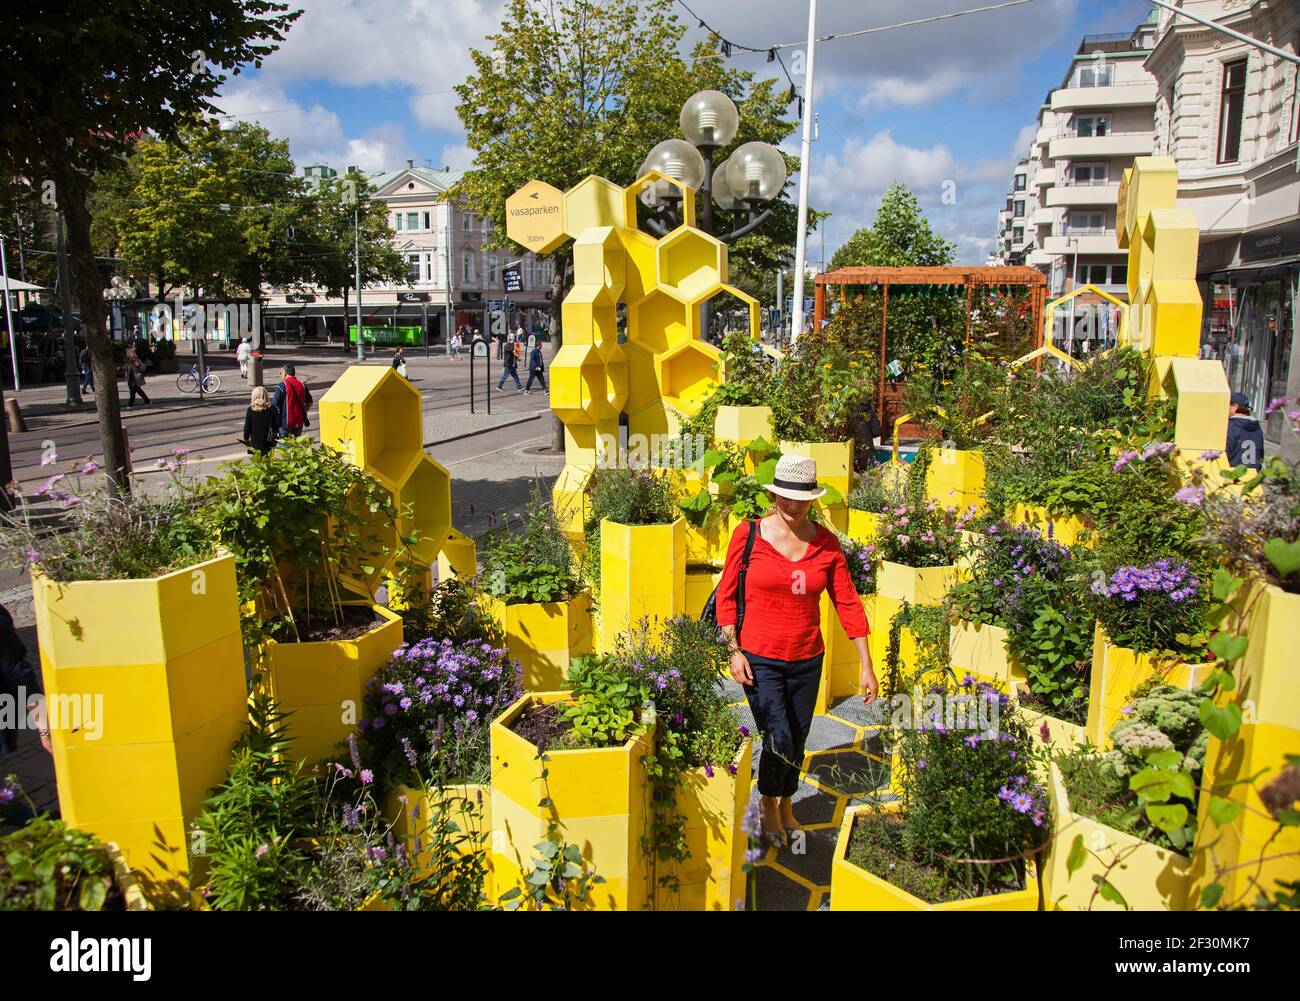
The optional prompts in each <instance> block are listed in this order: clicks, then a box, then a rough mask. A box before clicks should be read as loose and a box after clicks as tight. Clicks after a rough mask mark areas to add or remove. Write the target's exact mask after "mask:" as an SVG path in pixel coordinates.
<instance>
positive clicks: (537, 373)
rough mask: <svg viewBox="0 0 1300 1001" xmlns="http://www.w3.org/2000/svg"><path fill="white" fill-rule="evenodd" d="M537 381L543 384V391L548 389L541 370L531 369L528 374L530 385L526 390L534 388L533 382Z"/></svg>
mask: <svg viewBox="0 0 1300 1001" xmlns="http://www.w3.org/2000/svg"><path fill="white" fill-rule="evenodd" d="M534 379H536V380H537V381H538V382H540V383H541V384H542V389H546V376H545V374H543V372H542V370H541V369H540V368H534V369H530V370H529V372H528V385H527V386H525V387H524V389H532V388H533V380H534Z"/></svg>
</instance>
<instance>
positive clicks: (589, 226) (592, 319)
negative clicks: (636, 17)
mask: <svg viewBox="0 0 1300 1001" xmlns="http://www.w3.org/2000/svg"><path fill="white" fill-rule="evenodd" d="M665 182H666V183H668V184H670V185H673V186H674V187H676V188H678V189H679V191H680V193H681V195H682V202H681V210H682V216H683V219H684V222H683V224H682V225H681V226H679V227H678V228H677V229H675V230H673V231H672V232H671V233H669V234H667V235H666V236H664V237H662V238H659V239H656V238H655V237H653V236H650V235H649V234H647V233H645V232H642V231H641V230H639V229H637V225H636V222H637V220H636V204H637V196H638V195H640V194H641V192H642V191H643V190H644V189H645V188H646V186H647V185H650V184H655V183H665ZM536 185H537V182H530V183H529V185H526V186H525V187H524V188H522V189H521V190H520V192H518V193H516V195H514V196H512V199H516V198H528V199H531V198H532V192H533V191H534V190H536ZM512 203H513V202H512ZM539 225H541V223H540V222H539V221H538V219H537V216H536V215H528V214H522V215H519V216H515V215H511V214H509V213H508V214H507V219H506V231H507V234H508V235H509V236H510V238H511V239H512V240H513V241H515V242H516V243H518V244H520V245H521V246H525V247H529V246H535V245H539V243H540V242H541V241H542V240H549V239H550V238H551V235H552V233H551V231H549V230H548V231H547V232H546V233H545V234H539V233H538V232H537V228H538V226H539ZM550 225H552V226H553V225H554V222H551V223H550ZM562 225H563V229H564V232H565V233H567V234H568V236H570V237H572V238H573V241H574V244H573V271H574V279H573V280H574V284H573V290H572V291H571V292H570V293H569V294H568V296H567V297H566V298H565V300H564V303H563V306H562V307H561V310H562V318H563V321H564V328H563V329H564V345H563V347H561V348H560V350H559V351H558V352H556V355H555V358H554V360H553V361H552V362H551V408H552V409H553V410H554V411H555V414H556V416H558V417H559V418H560V420H561V421H562V422H563V423H564V428H565V435H564V438H565V467H564V471H563V472H562V473H561V474H560V477H559V479H558V480H557V481H556V485H555V488H554V492H553V500H554V502H555V510H556V512H557V513H558V514H559V516H560V518H561V521H562V524H563V525H564V528H565V531H566V532H567V533H568V534H569V535H570V536H571V537H572V538H574V539H577V538H580V537H581V534H582V527H583V521H584V519H585V514H586V511H585V496H584V493H585V487H586V483H587V480H588V478H589V476H590V474H591V472H592V471H593V470H594V469H595V468H596V464H597V459H598V451H597V450H598V446H599V443H600V442H601V441H602V439H603V440H609V439H608V438H605V436H610V437H612V438H613V439H614V440H617V439H618V434H619V419H620V416H621V415H622V414H624V413H626V414H627V421H628V433H629V434H631V435H644V436H646V438H647V439H650V440H652V439H651V436H652V435H671V434H674V433H676V431H677V429H678V427H679V421H680V420H681V419H682V418H683V417H690V416H693V415H694V414H695V413H697V412H698V411H699V407H700V404H701V403H702V402H703V400H705V399H706V398H707V397H708V395H709V392H710V391H711V390H712V389H713V387H714V386H716V385H717V383H718V381H719V380H720V378H721V376H720V374H719V373H720V370H721V361H722V359H721V355H720V353H719V352H718V350H717V349H716V348H715V347H713V345H711V344H708V343H706V342H705V341H703V340H701V339H700V312H701V306H702V305H703V304H704V303H705V302H707V301H708V300H709V299H711V298H713V297H714V296H715V295H717V294H718V293H719V292H722V291H727V292H731V293H732V294H736V292H735V290H734V289H731V288H730V287H729V286H728V285H727V247H726V245H725V244H723V243H722V242H720V241H719V240H716V239H715V238H713V237H712V236H710V235H708V234H707V233H704V232H703V231H701V230H699V229H696V228H695V193H694V192H693V191H692V190H690V189H689V188H686V187H684V186H683V185H682V184H681V183H680V182H679V181H676V180H674V179H673V178H670V177H665V176H664V175H662V174H659V173H654V172H652V173H649V174H646V175H644V176H642V177H639V178H637V180H636V181H635V182H634V183H633V184H632V185H630V186H629V187H627V188H620V187H619V186H618V185H616V184H612V183H610V182H609V181H607V180H605V179H604V178H603V177H595V176H592V177H587V178H585V179H584V180H582V181H581V182H579V183H578V184H577V185H576V186H575V187H574V188H573V189H572V190H570V191H568V192H565V193H564V196H563V221H562ZM550 245H552V246H554V244H550ZM743 298H744V301H746V302H749V300H748V297H743ZM619 303H624V304H625V305H626V306H627V337H626V340H625V342H624V343H622V344H620V343H619V338H618V327H617V311H618V305H619ZM758 329H759V323H758V311H757V309H751V310H750V334H751V336H752V337H754V339H755V340H757V339H758Z"/></svg>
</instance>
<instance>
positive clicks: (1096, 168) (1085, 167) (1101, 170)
mask: <svg viewBox="0 0 1300 1001" xmlns="http://www.w3.org/2000/svg"><path fill="white" fill-rule="evenodd" d="M1070 171H1071V176H1072V178H1073V183H1075V184H1083V185H1088V184H1106V183H1107V182H1108V181H1109V178H1110V165H1109V164H1105V163H1076V164H1073V165H1071V167H1070Z"/></svg>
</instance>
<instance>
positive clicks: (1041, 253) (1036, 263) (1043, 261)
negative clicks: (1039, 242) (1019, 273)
mask: <svg viewBox="0 0 1300 1001" xmlns="http://www.w3.org/2000/svg"><path fill="white" fill-rule="evenodd" d="M1052 260H1053V257H1052V255H1051V254H1049V253H1048V252H1047V251H1046V250H1037V249H1035V250H1032V251H1030V252H1029V254H1027V255H1026V256H1025V263H1026V264H1028V265H1029V266H1030V267H1033V268H1046V267H1050V266H1051V264H1052Z"/></svg>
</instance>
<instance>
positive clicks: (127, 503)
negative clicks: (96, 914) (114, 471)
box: [0, 451, 247, 902]
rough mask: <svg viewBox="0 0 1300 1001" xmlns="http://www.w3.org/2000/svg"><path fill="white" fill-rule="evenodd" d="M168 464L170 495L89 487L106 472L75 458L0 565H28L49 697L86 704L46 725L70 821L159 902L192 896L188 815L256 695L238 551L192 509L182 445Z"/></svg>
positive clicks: (198, 494)
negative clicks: (249, 682)
mask: <svg viewBox="0 0 1300 1001" xmlns="http://www.w3.org/2000/svg"><path fill="white" fill-rule="evenodd" d="M51 460H52V462H53V461H57V459H55V457H53V456H51ZM160 462H161V463H162V466H163V467H164V470H165V472H167V473H168V475H169V477H170V480H169V482H167V483H166V484H165V488H164V489H163V490H161V491H156V492H153V493H150V492H148V491H146V490H145V489H143V487H142V486H137V489H135V490H133V491H132V492H131V493H129V494H124V495H121V496H114V495H112V494H109V493H107V492H106V491H103V490H99V489H96V490H84V489H82V487H81V484H80V478H81V477H82V476H89V475H92V474H93V473H95V472H96V471H98V468H99V467H98V465H97V464H96V463H95V462H93V461H92V460H89V459H87V460H85V461H84V462H79V463H76V464H75V466H74V467H73V468H71V469H69V471H68V472H67V473H55V474H53V475H52V476H51V478H50V480H49V481H47V483H46V484H45V485H44V487H42V488H41V489H39V490H38V491H36V493H35V494H34V495H33V496H31V497H20V501H19V506H18V508H17V509H16V510H15V511H14V512H11V513H10V514H9V515H7V516H4V517H5V518H6V526H5V531H3V532H0V556H2V557H3V560H4V561H5V562H7V563H9V564H10V565H13V566H15V567H18V566H22V565H24V564H26V565H28V566H29V567H30V573H31V580H32V599H33V603H34V606H35V612H36V627H37V633H38V636H39V641H40V652H41V668H42V677H43V681H44V686H45V694H46V697H47V699H48V701H49V704H51V705H61V706H63V707H65V711H66V712H68V713H70V714H71V713H75V715H72V716H70V718H69V720H68V722H67V724H66V725H52V726H51V728H50V729H51V734H50V739H51V742H52V748H53V758H54V770H55V775H56V777H57V781H58V790H59V804H60V811H61V814H62V818H63V820H64V821H65V822H66V823H67V824H69V825H70V826H72V827H76V828H80V829H82V830H85V831H87V832H91V833H93V834H94V835H96V836H97V837H99V838H101V839H103V840H105V841H111V842H115V843H116V844H117V845H118V846H119V848H120V850H121V852H122V855H123V857H124V859H125V861H126V865H127V866H128V867H129V868H131V869H133V870H135V871H137V872H139V873H140V874H141V877H142V879H143V880H145V881H146V882H147V883H148V884H149V887H150V896H151V899H153V900H155V901H158V902H162V901H164V900H165V899H167V898H168V897H170V896H173V895H175V894H178V893H182V892H183V889H184V884H185V881H186V878H187V869H188V863H187V860H186V855H185V852H184V851H183V850H182V847H183V846H184V845H185V844H186V838H187V835H186V824H187V822H188V821H189V820H191V819H193V817H194V816H195V814H196V813H197V812H198V809H199V806H200V804H201V802H202V799H203V794H204V791H205V790H207V789H208V788H210V787H211V786H212V785H214V784H215V783H217V782H218V781H220V779H221V776H222V775H224V774H225V771H226V765H227V762H228V760H229V749H230V744H231V743H232V742H233V741H234V740H235V738H236V737H238V735H239V732H240V729H241V727H242V721H243V718H244V715H245V713H246V707H245V700H246V698H247V688H246V685H245V680H244V656H243V647H242V644H241V640H240V630H239V612H238V608H239V605H238V597H237V591H236V587H235V560H234V558H233V557H232V556H230V555H229V554H227V553H224V552H222V551H220V550H219V549H218V548H217V546H216V545H215V543H214V539H213V537H212V535H211V534H210V533H209V532H208V531H207V530H206V527H205V526H204V524H203V522H202V519H201V518H200V517H199V516H198V514H197V513H196V511H197V508H198V506H199V505H200V504H201V503H202V502H203V500H204V497H205V492H204V490H203V489H202V488H199V487H196V486H195V485H193V484H192V483H189V482H188V481H187V480H186V479H185V476H184V465H185V453H184V452H183V451H178V453H175V454H173V456H172V457H171V458H168V459H165V460H160ZM51 527H55V528H57V530H55V531H50V530H49V529H50V528H51ZM92 693H93V694H92ZM124 748H130V749H131V753H130V755H128V756H127V757H125V758H124V757H123V755H124V750H123V749H124ZM145 776H148V781H145V780H144V777H145ZM145 817H149V818H156V820H155V821H153V822H151V823H148V824H145V823H138V822H136V819H137V818H145ZM128 818H129V819H128ZM160 841H161V842H162V843H164V844H166V845H169V846H174V847H176V849H177V850H176V851H173V852H163V851H159V850H158V849H157V844H158V843H159V842H160Z"/></svg>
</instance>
